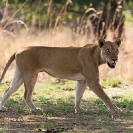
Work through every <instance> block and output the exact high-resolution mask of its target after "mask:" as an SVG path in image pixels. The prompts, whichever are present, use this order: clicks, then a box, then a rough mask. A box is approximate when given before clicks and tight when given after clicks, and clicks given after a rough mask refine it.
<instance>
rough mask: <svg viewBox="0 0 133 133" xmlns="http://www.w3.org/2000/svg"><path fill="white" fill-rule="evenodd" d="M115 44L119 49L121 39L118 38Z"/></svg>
mask: <svg viewBox="0 0 133 133" xmlns="http://www.w3.org/2000/svg"><path fill="white" fill-rule="evenodd" d="M115 42H116V44H117V45H118V46H119V47H120V45H121V39H120V38H118V39H117V40H116V41H115Z"/></svg>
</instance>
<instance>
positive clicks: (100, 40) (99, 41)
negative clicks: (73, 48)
mask: <svg viewBox="0 0 133 133" xmlns="http://www.w3.org/2000/svg"><path fill="white" fill-rule="evenodd" d="M98 44H99V47H100V48H102V47H103V45H104V44H105V40H104V39H99V40H98Z"/></svg>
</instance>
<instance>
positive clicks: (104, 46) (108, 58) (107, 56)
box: [98, 39, 121, 68]
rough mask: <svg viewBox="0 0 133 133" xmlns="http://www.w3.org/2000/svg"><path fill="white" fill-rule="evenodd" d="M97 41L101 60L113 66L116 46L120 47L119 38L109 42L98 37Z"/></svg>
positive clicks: (116, 51)
mask: <svg viewBox="0 0 133 133" xmlns="http://www.w3.org/2000/svg"><path fill="white" fill-rule="evenodd" d="M98 43H99V47H100V49H101V58H102V59H103V61H104V62H106V63H107V64H108V66H109V67H110V68H115V66H116V63H117V61H118V53H119V50H118V48H119V47H120V44H121V40H120V39H117V40H116V41H115V42H110V41H105V40H104V39H99V41H98Z"/></svg>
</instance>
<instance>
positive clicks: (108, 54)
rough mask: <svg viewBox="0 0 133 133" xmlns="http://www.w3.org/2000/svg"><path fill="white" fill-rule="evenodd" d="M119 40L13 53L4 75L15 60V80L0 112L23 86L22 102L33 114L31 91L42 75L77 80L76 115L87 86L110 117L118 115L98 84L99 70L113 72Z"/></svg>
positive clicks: (3, 99)
mask: <svg viewBox="0 0 133 133" xmlns="http://www.w3.org/2000/svg"><path fill="white" fill-rule="evenodd" d="M120 43H121V41H120V39H117V40H116V41H114V42H110V41H105V40H104V39H100V40H99V45H94V44H88V45H86V46H84V47H67V48H64V47H42V46H33V47H27V48H24V49H22V50H19V51H17V52H16V53H14V54H13V55H12V56H11V57H10V59H9V61H8V63H7V64H6V67H5V68H4V71H3V73H2V76H1V79H0V82H2V80H3V78H4V75H5V73H6V71H7V69H8V67H9V66H10V64H11V63H12V62H13V61H14V60H15V62H16V67H15V75H14V79H13V81H12V83H11V85H10V87H9V88H8V90H7V91H6V92H5V94H4V95H3V97H2V100H1V103H0V110H4V109H5V107H4V105H5V103H6V101H7V99H8V98H9V97H10V95H11V94H12V93H13V92H14V91H16V90H17V89H18V88H19V86H20V85H21V84H22V83H24V86H25V94H24V98H25V100H26V103H27V104H28V106H29V107H30V109H31V111H36V107H35V105H34V104H33V102H32V91H33V89H34V85H35V83H36V80H37V76H38V73H39V72H42V71H45V72H46V73H48V74H49V75H51V76H53V77H56V78H60V79H69V80H76V81H77V86H76V93H75V112H77V111H79V110H80V101H81V98H82V95H83V93H84V90H85V88H86V86H88V87H89V88H90V89H91V90H92V91H93V92H94V93H95V94H96V95H97V96H98V97H99V98H100V99H101V100H102V101H103V102H104V103H105V105H106V106H107V107H108V109H109V110H110V111H111V112H113V113H117V112H118V113H119V112H121V110H120V109H119V108H118V107H117V106H116V105H114V104H113V103H112V102H111V100H110V99H109V97H108V96H107V95H106V94H105V92H104V91H103V89H102V88H101V86H100V84H99V71H98V67H99V66H100V65H101V64H104V63H107V64H108V65H109V67H111V68H114V67H115V64H116V62H117V59H118V48H119V46H120Z"/></svg>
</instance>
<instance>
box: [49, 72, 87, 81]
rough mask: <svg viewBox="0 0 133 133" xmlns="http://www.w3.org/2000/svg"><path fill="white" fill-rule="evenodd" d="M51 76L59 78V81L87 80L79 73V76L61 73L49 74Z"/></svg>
mask: <svg viewBox="0 0 133 133" xmlns="http://www.w3.org/2000/svg"><path fill="white" fill-rule="evenodd" d="M47 73H48V74H49V75H51V76H52V77H55V78H59V79H68V80H75V81H77V80H85V77H84V75H83V74H82V73H77V74H69V75H66V74H59V73H51V72H47Z"/></svg>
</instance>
